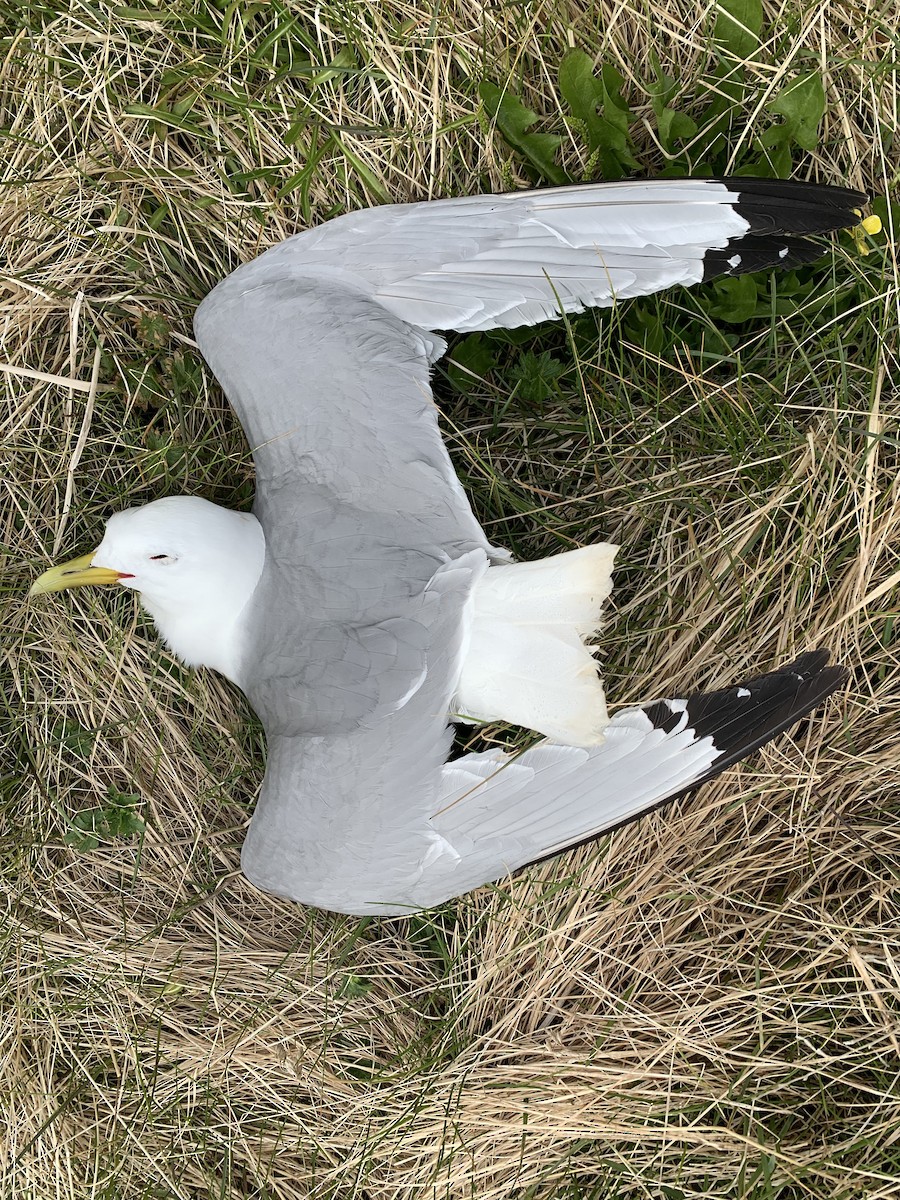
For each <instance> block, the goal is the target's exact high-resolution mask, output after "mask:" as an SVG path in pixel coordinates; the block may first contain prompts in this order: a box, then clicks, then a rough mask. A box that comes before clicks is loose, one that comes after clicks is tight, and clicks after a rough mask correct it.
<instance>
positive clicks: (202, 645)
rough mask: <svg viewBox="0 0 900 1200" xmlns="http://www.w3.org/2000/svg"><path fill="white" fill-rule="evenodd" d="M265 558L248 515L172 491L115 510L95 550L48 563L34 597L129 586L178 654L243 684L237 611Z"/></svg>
mask: <svg viewBox="0 0 900 1200" xmlns="http://www.w3.org/2000/svg"><path fill="white" fill-rule="evenodd" d="M264 558H265V538H264V536H263V531H262V527H261V526H260V524H259V522H258V521H257V519H256V518H255V517H254V516H252V515H251V514H250V513H238V512H233V511H232V510H231V509H228V508H220V507H219V505H217V504H211V503H210V502H209V501H208V500H203V499H201V497H199V496H169V497H167V498H165V499H163V500H154V501H153V502H152V503H150V504H144V505H142V506H141V507H140V508H128V509H125V510H124V511H123V512H119V513H115V514H114V515H113V516H112V517H110V519H109V520H108V521H107V523H106V532H105V533H104V535H103V541H102V542H101V543H100V545H99V546H98V547H97V549H96V550H95V551H93V553H91V554H87V555H84V556H83V557H82V558H78V559H74V560H73V561H72V562H69V563H64V564H62V565H61V566H58V567H52V568H51V569H50V570H49V571H46V572H45V573H44V574H43V575H42V576H41V577H40V578H39V579H38V580H37V581H36V582H35V584H34V586H33V587H32V589H31V594H32V595H36V594H38V593H41V592H50V591H60V590H62V589H63V588H67V587H79V586H81V585H83V584H90V583H99V584H110V583H117V584H119V585H121V586H122V587H128V588H133V589H134V590H135V591H136V592H139V593H140V599H141V604H142V606H143V607H144V608H145V609H146V610H147V612H148V613H149V614H150V615H151V617H153V620H154V622H155V624H156V627H157V629H158V630H159V632H160V634H161V635H162V637H163V638H164V639H165V640H166V642H167V643H168V644H169V646H170V647H171V648H172V650H174V652H175V653H176V654H177V655H178V656H179V658H182V659H183V660H184V661H185V662H186V663H187V664H188V665H189V666H195V665H203V666H207V667H213V668H214V669H215V670H217V671H221V672H222V674H223V675H227V676H228V677H229V679H233V680H234V681H235V682H240V659H241V649H242V645H241V642H242V639H241V615H242V613H243V611H244V609H245V608H246V605H247V602H248V601H249V599H250V597H251V596H252V594H253V591H254V589H255V588H256V584H257V583H258V581H259V577H260V575H261V573H262V568H263V561H264Z"/></svg>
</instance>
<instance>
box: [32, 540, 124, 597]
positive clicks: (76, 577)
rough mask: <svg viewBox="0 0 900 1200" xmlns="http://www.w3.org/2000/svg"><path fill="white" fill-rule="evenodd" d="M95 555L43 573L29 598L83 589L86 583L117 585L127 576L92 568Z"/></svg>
mask: <svg viewBox="0 0 900 1200" xmlns="http://www.w3.org/2000/svg"><path fill="white" fill-rule="evenodd" d="M96 553H97V551H96V550H92V551H91V552H90V554H82V556H81V558H73V559H72V560H71V562H67V563H60V565H59V566H58V567H51V568H50V570H49V571H45V572H44V573H43V575H40V576H38V578H37V579H36V580H35V581H34V583H33V584H32V585H31V590H30V591H29V593H28V595H29V596H40V595H42V594H43V593H44V592H62V591H64V590H65V589H66V588H71V587H84V585H85V584H86V583H96V584H108V583H117V582H118V581H119V580H120V579H125V578H127V576H126V575H125V574H124V573H123V572H122V571H113V570H112V569H111V568H110V567H92V566H91V560H92V559H93V557H94V555H95V554H96Z"/></svg>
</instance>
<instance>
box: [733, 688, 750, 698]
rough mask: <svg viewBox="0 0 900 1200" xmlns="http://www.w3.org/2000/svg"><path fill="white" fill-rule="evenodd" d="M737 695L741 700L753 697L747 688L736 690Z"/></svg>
mask: <svg viewBox="0 0 900 1200" xmlns="http://www.w3.org/2000/svg"><path fill="white" fill-rule="evenodd" d="M737 694H738V696H739V697H740V698H741V699H742V700H746V698H747V697H748V696H752V695H753V693H752V692H751V691H750V689H749V688H738V690H737Z"/></svg>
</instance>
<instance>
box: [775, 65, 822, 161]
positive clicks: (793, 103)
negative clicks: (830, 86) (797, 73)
mask: <svg viewBox="0 0 900 1200" xmlns="http://www.w3.org/2000/svg"><path fill="white" fill-rule="evenodd" d="M769 112H773V113H777V114H778V116H780V117H784V128H785V129H786V130H787V132H788V134H789V135H790V137H791V138H792V139H793V140H794V141H795V142H796V143H797V145H798V146H800V147H801V148H802V149H803V150H815V148H816V146H817V145H818V140H819V139H818V134H819V124H820V122H821V120H822V117H823V116H824V115H825V88H824V87H823V85H822V77H821V75H819V73H818V72H817V71H812V72H810V74H809V75H803V76H801V78H800V79H796V80H794V82H793V83H789V84H788V85H787V87H784V88H782V89H781V91H780V92H779V93H778V95H777V96H776V97H775V99H774V100H773V101H772V103H771V104H770V105H769ZM771 133H772V130H767V131H766V134H765V135H763V144H764V145H768V144H771V143H769V142H767V141H766V138H767V136H768V135H770V134H771ZM772 141H773V142H775V141H776V139H772Z"/></svg>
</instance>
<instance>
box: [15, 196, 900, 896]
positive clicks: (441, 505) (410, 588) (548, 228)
mask: <svg viewBox="0 0 900 1200" xmlns="http://www.w3.org/2000/svg"><path fill="white" fill-rule="evenodd" d="M865 200H866V197H865V196H863V195H861V194H860V193H858V192H854V191H849V190H847V189H844V188H840V187H824V186H818V185H814V184H805V183H799V182H783V181H780V180H753V179H719V180H712V179H710V180H688V179H686V180H656V181H649V182H637V183H613V184H588V185H584V186H576V187H562V188H557V189H553V190H542V191H530V192H520V193H515V194H512V195H502V196H475V197H471V198H467V199H457V200H438V201H431V202H427V203H422V204H405V205H390V206H386V207H383V208H377V209H371V210H367V211H364V212H355V213H349V214H347V215H346V216H342V217H338V218H337V219H335V220H332V221H329V222H327V223H326V224H325V225H322V226H321V227H319V228H317V229H314V230H311V231H309V232H306V233H301V234H298V235H297V236H295V237H292V238H289V239H288V240H287V241H285V242H283V243H281V244H280V245H278V246H275V247H274V248H272V249H271V250H269V251H267V252H266V253H265V254H263V255H262V256H261V257H259V258H257V259H256V260H255V261H253V262H250V263H248V264H246V265H245V266H242V267H240V268H239V269H238V270H236V271H235V272H234V273H233V274H232V275H230V276H229V277H228V278H227V279H225V280H224V281H223V282H222V283H220V284H219V285H218V287H216V288H215V289H214V290H213V291H212V292H211V293H210V295H209V296H207V298H206V299H205V300H204V301H203V303H202V304H201V305H200V308H199V310H198V312H197V316H196V320H195V329H196V334H197V341H198V342H199V345H200V349H201V350H202V352H203V354H204V355H205V357H206V360H207V362H208V363H209V365H210V366H211V367H212V369H213V371H214V372H215V374H216V375H217V376H218V378H219V380H220V381H221V383H222V386H223V387H224V389H225V392H226V394H227V395H228V398H229V399H230V401H231V403H232V405H233V406H234V408H235V410H236V412H237V414H238V417H239V418H240V420H241V423H242V425H243V427H244V430H245V432H246V435H247V438H248V439H249V442H250V445H251V446H252V447H253V448H254V449H253V455H254V461H255V464H256V486H257V493H256V503H255V507H254V515H250V514H248V513H237V512H232V511H230V510H227V509H223V508H220V507H218V506H217V505H214V504H210V503H208V502H207V501H206V500H202V499H200V498H198V497H188V496H180V497H169V498H166V499H162V500H157V501H155V502H153V503H151V504H147V505H144V506H143V507H140V508H132V509H128V510H126V511H125V512H120V513H117V514H115V515H114V516H113V517H112V518H111V519H110V520H109V522H108V524H107V526H106V532H105V535H104V537H103V541H102V542H101V544H100V546H99V548H98V549H97V550H96V551H94V553H93V554H89V555H86V556H84V557H83V558H81V559H77V560H75V561H74V562H72V563H68V564H65V565H63V566H58V567H54V568H52V569H51V570H49V571H47V572H46V573H45V574H44V575H42V576H41V577H40V579H38V580H37V582H36V583H35V585H34V587H33V588H32V592H33V593H39V592H47V591H54V590H59V589H62V588H66V587H73V586H78V585H81V584H86V583H107V584H109V583H117V584H119V585H121V586H123V587H129V588H133V589H134V590H136V591H137V592H138V593H139V594H140V599H141V603H142V604H143V606H144V608H145V609H146V610H147V612H148V613H149V614H150V615H151V616H152V618H153V620H154V621H155V623H156V627H157V629H158V631H159V633H160V634H161V635H162V637H163V638H164V639H165V640H166V642H167V643H168V644H169V646H170V647H171V649H172V650H173V651H174V652H175V653H176V654H177V655H178V656H179V657H180V658H182V659H183V660H184V661H185V662H186V663H188V664H204V665H206V666H208V667H212V668H214V669H215V670H217V671H221V672H222V673H223V674H224V675H226V676H228V678H229V679H231V680H233V681H234V683H236V684H237V685H238V686H239V687H240V688H241V689H242V690H243V691H244V692H245V693H246V695H247V696H248V697H249V699H250V702H251V703H252V705H253V707H254V708H255V710H256V711H257V713H258V714H259V716H260V717H261V719H262V722H263V725H264V727H265V730H266V734H267V738H268V763H267V767H266V776H265V781H264V783H263V787H262V792H261V795H260V798H259V803H258V806H257V808H256V812H255V815H254V817H253V820H252V822H251V824H250V829H249V832H248V835H247V838H246V841H245V843H244V847H243V852H242V855H241V863H242V866H243V870H244V872H245V874H246V875H247V876H248V878H249V879H250V880H252V881H253V882H254V883H255V884H257V885H258V886H259V887H260V888H263V889H265V890H266V891H269V892H273V893H275V894H277V895H280V896H286V897H289V898H290V899H292V900H297V901H301V902H303V903H305V904H310V905H317V906H319V907H321V908H327V909H333V910H337V911H340V912H346V913H356V914H364V915H367V914H380V915H396V914H404V913H408V912H410V911H414V910H416V909H422V908H427V907H430V906H432V905H435V904H438V903H440V902H441V901H444V900H447V899H449V898H450V897H453V896H457V895H459V894H460V893H462V892H465V891H468V890H469V889H471V888H474V887H477V886H478V885H479V884H483V883H487V882H489V881H492V880H496V879H498V878H500V877H502V876H505V875H506V874H508V873H509V872H511V871H515V870H516V869H517V868H519V867H522V866H524V865H525V864H528V863H532V862H535V861H537V860H539V859H542V858H546V857H547V856H549V855H553V854H556V853H558V852H559V851H561V850H564V849H566V848H567V847H570V846H573V845H575V844H577V843H580V842H583V841H585V840H586V839H588V838H592V837H595V836H597V835H598V834H601V833H604V832H606V831H608V830H610V829H612V828H614V827H615V826H618V825H621V824H622V823H623V822H625V821H629V820H631V819H633V818H634V817H637V816H638V815H639V814H641V813H644V812H646V811H647V810H648V809H651V808H653V807H655V806H656V805H659V804H661V803H663V802H664V801H666V800H670V799H672V798H673V797H675V796H679V795H683V794H684V793H685V792H687V791H691V790H693V789H694V788H696V787H697V786H698V785H700V784H701V783H703V782H704V781H705V780H707V779H709V778H711V777H712V776H713V775H715V774H717V773H718V772H719V771H722V770H724V769H725V768H726V767H728V766H730V765H731V764H732V763H735V762H737V761H738V760H739V759H741V758H743V757H744V756H745V755H747V754H749V753H751V751H753V750H755V749H756V748H757V747H759V746H761V745H763V743H765V742H767V741H768V740H769V739H770V738H773V737H775V736H776V734H778V733H780V732H781V731H782V730H785V729H788V728H789V727H790V726H792V725H793V724H794V723H795V722H796V721H797V720H799V719H800V718H801V717H802V716H803V715H804V714H805V713H807V712H808V711H809V710H810V709H811V708H813V707H814V706H815V705H817V704H819V703H820V702H821V701H822V700H824V699H825V697H827V696H828V695H829V694H830V693H831V692H833V691H834V690H835V688H837V687H838V686H839V685H840V684H841V683H842V682H843V680H844V679H845V678H846V672H845V671H844V670H843V669H841V668H839V667H829V666H827V665H826V663H827V657H828V656H827V655H826V654H824V653H821V652H813V653H808V654H804V655H801V656H800V657H799V658H798V659H796V661H794V662H793V663H790V664H788V665H787V666H784V667H782V668H781V669H780V670H777V671H774V672H772V673H770V674H766V675H761V676H760V677H758V678H755V679H751V680H748V681H746V682H744V683H743V684H741V685H740V686H738V687H730V688H726V689H724V690H721V691H713V692H709V693H706V694H698V695H694V696H690V697H688V698H686V699H676V700H664V701H658V702H656V703H652V704H646V705H644V706H643V707H641V708H632V709H627V710H625V711H621V712H618V713H616V715H615V716H614V717H612V719H609V718H608V716H607V711H606V703H605V698H604V693H603V687H602V684H601V682H600V679H599V677H598V673H597V665H596V662H595V660H594V658H593V657H592V654H591V651H590V648H589V646H590V642H591V639H592V637H593V636H594V635H595V633H596V631H597V629H598V626H599V623H600V608H601V605H602V603H603V601H604V599H605V598H606V596H607V595H608V594H609V591H610V588H611V568H612V562H613V556H614V554H615V547H613V546H609V545H599V546H588V547H585V548H583V549H577V550H573V551H570V552H569V553H566V554H560V555H557V556H554V557H552V558H549V559H545V560H543V561H541V562H536V563H521V564H515V563H512V562H511V561H510V559H509V555H508V554H506V553H505V552H504V551H503V550H501V549H498V548H497V547H494V546H492V545H491V544H490V542H489V541H488V539H487V537H486V535H485V533H484V531H483V530H482V528H481V527H480V525H479V524H478V522H477V521H476V519H475V517H474V515H473V513H472V510H471V508H470V507H469V504H468V501H467V500H466V497H465V494H464V492H463V490H462V487H461V486H460V483H459V481H458V479H457V478H456V475H455V474H454V472H453V468H452V466H451V463H450V459H449V457H448V455H447V451H446V449H445V447H444V444H443V442H442V440H441V437H440V433H439V430H438V424H437V414H436V411H435V406H434V402H433V399H432V395H431V388H430V384H429V374H430V369H431V364H432V363H433V362H434V361H435V360H436V359H437V358H438V357H439V356H440V355H441V354H442V353H443V351H444V349H445V343H444V341H443V339H442V338H441V337H440V335H439V334H438V333H437V332H435V331H436V330H448V329H452V330H461V331H471V330H484V329H495V328H498V327H503V328H512V327H515V326H519V325H530V324H534V323H535V322H538V321H543V320H545V319H547V318H552V317H555V316H558V315H559V313H560V310H564V311H565V312H568V313H573V312H580V311H582V309H584V308H586V307H589V306H608V305H611V304H613V303H614V302H615V301H616V300H622V299H625V298H626V297H631V296H643V295H647V294H648V293H650V292H655V291H657V290H658V289H660V288H663V287H668V286H670V285H672V284H692V283H697V282H699V281H701V280H704V279H709V278H711V277H713V276H716V275H723V274H724V275H728V274H731V275H736V274H741V273H742V272H745V271H757V270H762V269H766V268H770V267H776V266H795V265H796V264H798V263H803V262H807V261H810V260H812V259H814V258H816V257H818V256H819V255H820V254H821V253H822V249H821V247H820V245H818V244H816V243H814V242H809V241H807V240H805V239H804V237H803V235H806V234H818V233H825V232H828V231H832V230H837V229H841V228H845V227H848V226H853V225H856V224H857V223H858V222H859V220H860V206H861V205H862V204H864V203H865ZM864 227H865V229H866V231H867V232H875V231H876V229H877V221H876V219H875V218H869V219H868V221H867V222H866V223H865V224H864ZM455 717H467V718H468V719H477V720H501V721H509V722H514V723H516V724H519V725H523V726H526V727H529V728H531V729H534V730H537V731H539V732H541V733H543V734H544V735H545V739H544V740H542V741H540V742H539V743H538V744H537V745H535V746H533V747H532V748H531V749H529V750H527V751H526V752H525V753H522V754H519V755H518V756H514V755H511V754H507V753H504V752H503V751H502V750H491V751H489V752H487V753H481V754H468V755H465V756H464V757H462V758H458V759H456V760H455V761H454V762H450V763H448V762H447V761H446V759H447V756H448V752H449V750H450V745H451V742H452V738H453V733H452V725H451V723H450V722H451V720H452V719H454V718H455Z"/></svg>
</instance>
